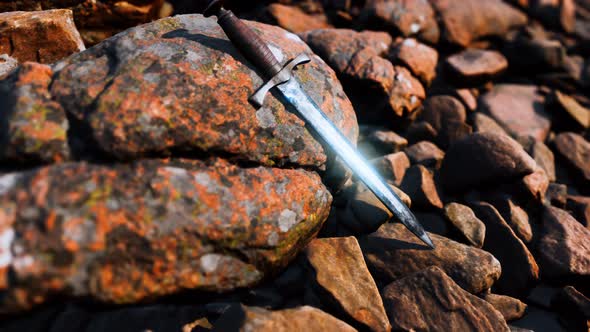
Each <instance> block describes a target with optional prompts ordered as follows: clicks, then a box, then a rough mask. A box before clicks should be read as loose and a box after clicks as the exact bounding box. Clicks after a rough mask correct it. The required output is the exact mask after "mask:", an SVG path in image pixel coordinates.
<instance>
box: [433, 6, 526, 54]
mask: <svg viewBox="0 0 590 332" xmlns="http://www.w3.org/2000/svg"><path fill="white" fill-rule="evenodd" d="M430 2H431V3H432V6H433V7H434V9H435V10H436V11H437V12H438V13H439V15H440V17H441V23H442V26H443V29H444V33H443V38H444V39H445V40H446V41H447V42H449V43H452V44H457V45H459V46H462V47H466V46H468V45H469V44H470V43H471V42H473V41H475V40H477V39H479V38H482V37H488V36H496V37H502V36H504V35H505V34H506V33H508V31H509V30H510V29H512V28H517V27H519V26H522V25H524V24H525V23H526V21H527V18H526V15H524V14H523V13H521V12H520V11H518V10H516V9H515V8H513V7H511V6H510V5H508V4H506V3H504V1H502V0H486V1H480V0H431V1H430Z"/></svg>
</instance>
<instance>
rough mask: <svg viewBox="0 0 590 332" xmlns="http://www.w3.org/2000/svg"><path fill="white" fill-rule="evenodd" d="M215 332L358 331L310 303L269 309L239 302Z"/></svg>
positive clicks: (226, 313)
mask: <svg viewBox="0 0 590 332" xmlns="http://www.w3.org/2000/svg"><path fill="white" fill-rule="evenodd" d="M215 331H227V332H238V331H241V332H246V331H257V332H288V331H310V332H325V331H344V332H354V331H356V329H355V328H353V327H352V326H350V325H348V324H346V323H345V322H343V321H341V320H339V319H337V318H335V317H333V316H331V315H329V314H327V313H325V312H323V311H322V310H320V309H317V308H314V307H310V306H303V307H298V308H293V309H283V310H277V311H269V310H266V309H263V308H258V307H247V306H244V305H241V304H237V305H233V306H232V307H231V308H229V309H228V310H226V311H225V313H224V314H223V315H222V316H221V317H219V319H218V320H217V321H216V322H215Z"/></svg>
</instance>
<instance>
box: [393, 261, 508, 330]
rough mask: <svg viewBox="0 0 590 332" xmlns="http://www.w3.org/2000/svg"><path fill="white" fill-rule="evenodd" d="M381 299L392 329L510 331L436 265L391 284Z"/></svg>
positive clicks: (489, 308) (487, 306) (497, 314)
mask: <svg viewBox="0 0 590 332" xmlns="http://www.w3.org/2000/svg"><path fill="white" fill-rule="evenodd" d="M383 301H384V303H385V309H386V310H387V315H388V316H389V320H390V322H391V325H392V327H393V328H394V329H395V330H403V331H490V332H498V331H505V332H508V331H510V329H509V328H508V326H507V325H506V322H505V321H504V318H503V317H502V315H501V314H500V312H498V311H496V310H495V309H494V307H492V306H491V305H490V304H489V303H487V302H486V301H484V300H482V299H480V298H478V297H477V296H475V295H472V294H469V293H468V292H466V291H464V290H463V289H461V287H460V286H459V285H457V284H456V283H455V282H454V281H453V279H451V278H449V276H448V275H446V274H445V272H444V271H443V270H441V269H440V268H438V267H436V266H432V267H429V268H427V269H425V270H423V271H421V272H418V273H415V274H412V275H410V276H407V277H405V278H403V279H400V280H398V281H395V282H393V283H391V284H390V285H388V286H387V287H386V288H385V289H384V290H383Z"/></svg>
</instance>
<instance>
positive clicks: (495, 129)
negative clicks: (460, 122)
mask: <svg viewBox="0 0 590 332" xmlns="http://www.w3.org/2000/svg"><path fill="white" fill-rule="evenodd" d="M472 122H473V131H474V132H476V133H495V134H504V135H508V133H506V131H505V130H504V128H502V127H500V125H499V124H498V123H497V122H496V121H495V120H494V119H492V118H490V117H489V116H487V115H485V114H483V113H481V112H477V113H475V114H473V118H472Z"/></svg>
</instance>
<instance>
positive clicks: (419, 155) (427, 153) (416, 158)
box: [404, 141, 445, 169]
mask: <svg viewBox="0 0 590 332" xmlns="http://www.w3.org/2000/svg"><path fill="white" fill-rule="evenodd" d="M404 152H405V153H406V155H408V158H410V161H411V162H412V164H418V165H423V166H426V167H429V168H435V169H438V168H440V165H441V163H442V161H443V159H444V157H445V152H444V151H443V150H441V149H439V148H438V146H436V145H435V144H433V143H431V142H428V141H421V142H418V143H416V144H413V145H411V146H409V147H408V148H406V149H405V151H404Z"/></svg>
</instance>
